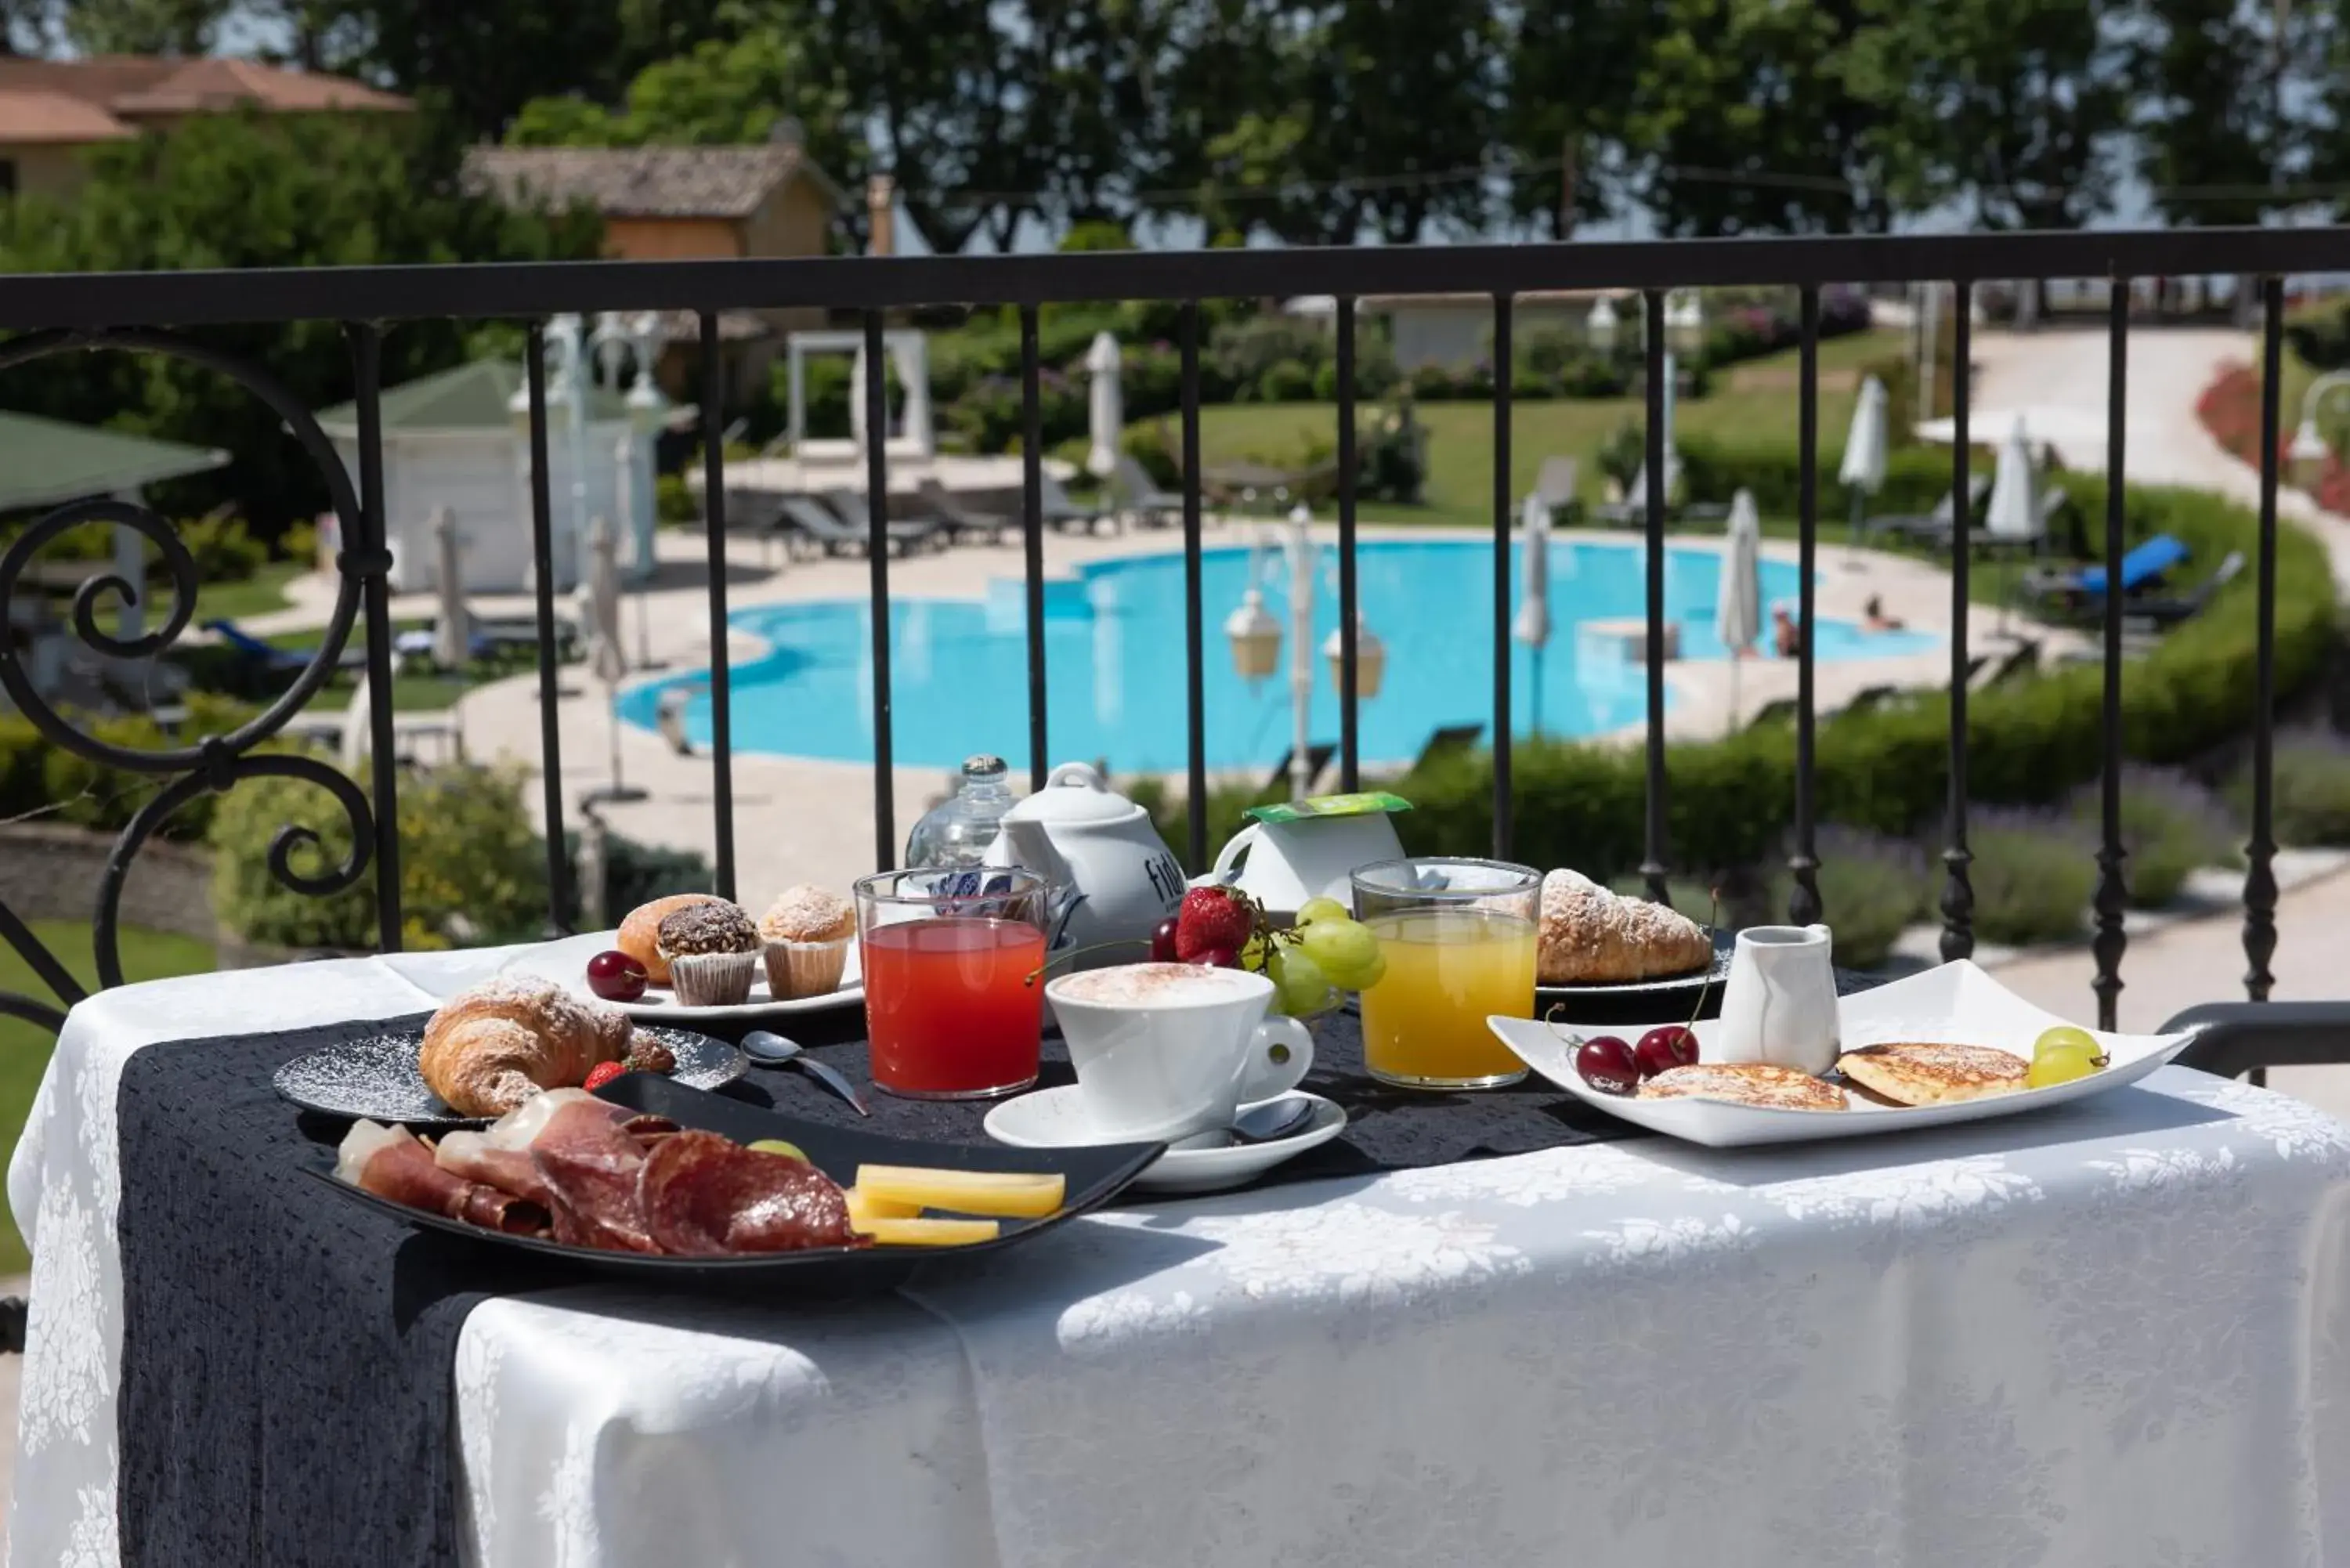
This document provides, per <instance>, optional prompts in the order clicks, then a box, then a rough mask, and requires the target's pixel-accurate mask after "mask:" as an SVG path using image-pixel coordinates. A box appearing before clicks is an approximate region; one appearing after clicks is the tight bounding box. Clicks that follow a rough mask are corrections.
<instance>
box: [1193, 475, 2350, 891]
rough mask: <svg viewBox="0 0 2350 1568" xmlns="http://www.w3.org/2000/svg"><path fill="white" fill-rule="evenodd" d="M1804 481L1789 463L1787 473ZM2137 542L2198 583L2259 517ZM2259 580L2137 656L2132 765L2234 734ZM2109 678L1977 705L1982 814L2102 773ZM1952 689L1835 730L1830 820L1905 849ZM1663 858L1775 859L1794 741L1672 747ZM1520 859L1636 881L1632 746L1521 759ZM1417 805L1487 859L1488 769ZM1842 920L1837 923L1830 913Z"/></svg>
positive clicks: (2316, 553) (1224, 800)
mask: <svg viewBox="0 0 2350 1568" xmlns="http://www.w3.org/2000/svg"><path fill="white" fill-rule="evenodd" d="M1786 466H1788V467H1790V468H1792V467H1793V464H1792V462H1789V463H1787V464H1786ZM2066 483H2067V484H2068V485H2069V486H2070V487H2071V488H2072V490H2073V493H2074V499H2075V501H2076V502H2077V503H2078V504H2080V505H2081V507H2082V508H2083V509H2084V511H2085V513H2086V514H2088V515H2091V516H2097V515H2101V514H2102V513H2103V510H2104V507H2105V496H2106V487H2105V484H2104V483H2103V482H2102V481H2101V480H2098V479H2095V478H2094V477H2085V476H2081V475H2068V476H2067V479H2066ZM2126 508H2127V510H2126V527H2127V533H2128V535H2129V537H2130V538H2131V539H2132V540H2137V539H2142V538H2145V537H2147V535H2151V534H2155V533H2158V532H2168V533H2170V534H2174V535H2178V537H2179V538H2180V539H2181V540H2182V541H2184V542H2185V543H2186V545H2187V546H2188V549H2189V553H2190V557H2191V559H2192V560H2193V562H2194V563H2195V566H2196V569H2197V570H2199V571H2209V570H2210V569H2211V568H2213V567H2216V566H2218V564H2219V562H2220V559H2221V558H2222V557H2223V556H2225V555H2226V554H2227V553H2228V551H2230V550H2231V549H2245V550H2248V551H2249V550H2250V549H2251V548H2252V546H2253V544H2254V541H2255V535H2256V530H2257V526H2258V524H2257V521H2256V519H2255V518H2254V517H2253V515H2252V514H2251V513H2250V512H2249V511H2247V510H2245V509H2244V508H2242V507H2240V506H2237V505H2235V504H2232V503H2230V502H2228V501H2226V500H2224V499H2222V498H2220V497H2219V496H2216V495H2210V494H2207V493H2201V492H2197V491H2184V490H2171V489H2144V488H2137V487H2132V488H2131V489H2130V491H2129V492H2128V495H2127V500H2126ZM2277 549H2278V571H2277V581H2278V604H2277V618H2276V621H2277V665H2276V672H2277V688H2278V691H2279V692H2280V694H2289V693H2291V692H2293V691H2295V690H2297V689H2298V688H2300V687H2301V686H2303V684H2304V683H2305V682H2307V681H2308V680H2311V679H2312V678H2314V677H2315V676H2316V675H2317V674H2318V673H2319V670H2320V668H2321V666H2322V664H2323V662H2324V658H2325V656H2326V650H2327V647H2328V644H2329V642H2330V640H2331V638H2332V636H2333V624H2334V579H2333V575H2332V573H2331V571H2330V570H2329V569H2328V566H2327V561H2326V557H2325V554H2324V548H2323V546H2322V545H2319V543H2318V542H2317V541H2316V540H2315V539H2314V538H2313V537H2312V536H2311V535H2308V534H2307V533H2305V532H2303V530H2301V529H2300V528H2297V527H2294V526H2293V525H2291V524H2286V525H2285V526H2283V527H2282V528H2281V529H2280V530H2279V535H2278V544H2277ZM2249 576H2250V574H2247V575H2246V578H2245V579H2241V580H2240V581H2239V582H2238V583H2237V584H2235V585H2234V586H2231V587H2229V588H2228V589H2226V590H2225V591H2223V592H2222V593H2221V594H2220V596H2219V597H2217V598H2216V599H2215V600H2214V602H2213V603H2212V605H2211V607H2210V608H2209V609H2207V610H2206V611H2205V612H2204V613H2203V614H2202V615H2201V616H2199V617H2198V618H2196V619H2195V620H2193V621H2190V622H2189V623H2188V624H2187V625H2185V626H2183V627H2181V628H2178V629H2177V630H2176V631H2174V632H2172V633H2171V634H2170V635H2169V636H2168V637H2167V638H2165V639H2163V641H2162V642H2161V644H2160V645H2159V646H2158V648H2157V649H2155V650H2154V651H2153V652H2151V653H2150V654H2148V655H2147V657H2146V658H2145V659H2142V660H2139V661H2137V662H2135V663H2133V664H2132V665H2131V666H2130V667H2129V670H2128V674H2127V677H2126V680H2125V681H2124V683H2123V690H2122V701H2123V746H2124V749H2125V751H2126V753H2127V754H2128V755H2129V756H2130V757H2132V758H2134V759H2136V760H2137V761H2140V762H2145V763H2156V764H2164V763H2174V764H2175V763H2183V762H2185V761H2187V760H2189V759H2190V758H2193V757H2195V756H2198V755H2199V754H2200V753H2205V752H2207V751H2209V750H2210V749H2211V748H2212V747H2214V746H2216V745H2218V744H2220V742H2225V741H2227V740H2228V739H2230V737H2232V736H2233V735H2235V734H2236V733H2237V732H2240V731H2241V729H2242V728H2243V727H2244V725H2245V724H2246V722H2248V721H2249V719H2250V717H2251V711H2252V705H2253V699H2254V682H2253V674H2254V672H2253V638H2254V631H2253V620H2254V603H2253V590H2252V587H2251V583H2250V581H2249ZM2102 682H2103V673H2102V671H2101V670H2099V668H2098V667H2097V666H2096V665H2095V664H2082V665H2075V666H2072V667H2069V668H2065V669H2060V670H2053V671H2051V672H2049V673H2046V674H2043V675H2040V676H2038V677H2036V678H2033V679H2029V680H2019V681H2015V682H2013V683H2012V684H2009V685H2004V686H2000V687H1996V688H1993V689H1991V690H1990V691H1982V692H1978V693H1976V694H1975V695H1974V697H1973V699H1972V701H1970V705H1969V711H1968V783H1969V786H1970V796H1971V798H1972V799H1974V800H1976V801H1980V802H1983V803H1986V804H2000V805H2054V804H2055V803H2057V802H2059V801H2061V800H2062V799H2063V798H2064V795H2065V794H2068V793H2069V792H2070V791H2072V790H2073V789H2074V788H2076V787H2077V786H2079V785H2080V784H2083V783H2085V782H2086V781H2087V780H2089V779H2092V778H2094V777H2095V776H2096V774H2097V769H2098V765H2099V753H2100V749H2101V748H2100V734H2099V722H2100V700H2101V689H2102ZM1949 722H1950V707H1949V698H1948V696H1947V695H1945V694H1942V693H1939V692H1932V691H1924V692H1920V693H1918V695H1917V696H1916V697H1915V698H1914V699H1912V700H1910V701H1903V702H1898V703H1893V704H1888V705H1887V706H1885V707H1881V708H1877V709H1873V710H1870V711H1866V712H1862V713H1854V714H1842V715H1837V716H1835V717H1832V718H1830V719H1828V720H1827V721H1826V722H1823V723H1822V724H1821V725H1820V727H1819V731H1818V735H1817V741H1816V754H1817V759H1818V773H1817V780H1816V789H1817V809H1818V814H1819V816H1820V819H1821V820H1823V821H1834V822H1840V823H1844V824H1846V825H1848V826H1854V827H1861V828H1866V829H1868V830H1870V831H1873V832H1877V833H1883V834H1887V835H1893V836H1908V835H1909V834H1911V833H1913V832H1916V831H1918V829H1920V828H1921V827H1926V826H1930V825H1931V824H1933V823H1934V822H1936V821H1937V820H1938V819H1939V815H1940V814H1941V812H1942V810H1943V807H1944V801H1945V796H1946V794H1947V790H1948V773H1947V764H1948V760H1949V758H1948V748H1949V743H1950V742H1949ZM1666 776H1667V793H1666V808H1667V816H1668V823H1669V828H1668V858H1669V861H1670V863H1671V864H1672V866H1673V867H1675V868H1676V869H1677V870H1692V869H1701V870H1705V871H1709V872H1714V871H1727V870H1732V869H1738V868H1742V867H1753V866H1759V865H1762V864H1764V863H1765V862H1766V861H1768V860H1770V859H1772V858H1773V857H1774V854H1775V850H1776V846H1777V845H1778V843H1779V840H1780V838H1781V836H1782V835H1783V833H1784V832H1785V831H1786V830H1787V828H1788V826H1789V825H1790V824H1791V822H1792V821H1793V818H1794V736H1793V732H1792V731H1791V729H1790V728H1789V727H1788V726H1785V725H1772V726H1767V727H1763V728H1761V729H1754V730H1748V731H1744V732H1741V733H1739V734H1736V735H1732V736H1730V737H1727V738H1725V739H1722V740H1719V741H1707V742H1693V741H1683V742H1675V743H1674V744H1673V745H1672V746H1670V747H1669V750H1668V753H1667V760H1666ZM1512 783H1513V791H1514V796H1515V802H1516V813H1515V820H1516V831H1515V854H1516V857H1517V858H1519V859H1521V860H1523V861H1526V862H1528V863H1530V864H1534V865H1539V866H1573V867H1577V868H1578V869H1580V870H1582V871H1583V872H1584V873H1585V874H1586V875H1588V876H1590V877H1595V878H1598V879H1601V880H1607V879H1611V878H1613V877H1617V876H1621V875H1623V874H1625V873H1627V872H1629V871H1632V870H1635V869H1637V867H1638V864H1639V862H1640V858H1641V844H1642V836H1643V823H1644V820H1645V810H1646V788H1645V786H1646V762H1645V757H1644V753H1643V751H1642V749H1641V748H1640V747H1639V746H1638V745H1620V744H1612V743H1606V742H1583V743H1575V742H1549V741H1521V742H1519V743H1518V744H1517V746H1516V747H1515V748H1514V750H1513V764H1512ZM1392 787H1394V788H1395V789H1396V791H1397V792H1398V793H1399V794H1402V795H1403V796H1404V797H1405V798H1406V799H1408V800H1409V801H1411V802H1412V803H1413V805H1414V806H1415V808H1416V809H1414V810H1413V811H1411V812H1409V813H1408V814H1406V815H1403V816H1401V817H1399V818H1398V819H1397V826H1398V828H1399V833H1400V835H1401V836H1402V838H1403V841H1404V845H1405V847H1406V848H1407V849H1409V850H1410V851H1412V852H1414V853H1426V852H1431V851H1435V850H1439V849H1442V850H1447V851H1450V852H1453V853H1461V852H1469V851H1475V850H1478V849H1480V848H1482V846H1486V845H1488V844H1490V843H1491V842H1492V759H1491V757H1490V755H1489V754H1486V753H1465V754H1459V755H1455V756H1452V757H1449V758H1446V759H1443V760H1440V761H1439V762H1437V763H1432V764H1431V765H1430V766H1429V767H1427V768H1425V769H1422V770H1419V771H1418V772H1415V773H1413V774H1408V775H1406V776H1405V777H1403V778H1401V779H1399V780H1398V781H1395V783H1394V784H1393V786H1392ZM1250 804H1252V796H1251V795H1250V794H1248V793H1247V792H1245V791H1238V790H1235V791H1229V792H1222V793H1220V794H1217V795H1216V796H1215V797H1214V798H1213V799H1212V800H1211V802H1210V804H1209V817H1208V829H1209V830H1208V839H1209V842H1210V843H1211V845H1215V844H1221V843H1222V841H1223V840H1224V839H1225V838H1227V837H1229V836H1231V835H1232V833H1233V832H1235V831H1237V829H1238V827H1239V826H1240V823H1241V816H1240V813H1241V811H1242V810H1243V808H1244V807H1246V806H1247V805H1250ZM1163 828H1164V831H1165V834H1166V837H1167V840H1168V842H1169V843H1170V844H1179V845H1180V844H1181V843H1183V842H1184V835H1183V815H1182V810H1181V807H1180V803H1179V804H1172V805H1169V806H1168V808H1167V809H1166V813H1165V817H1164V822H1163ZM1831 919H1833V914H1832V913H1831Z"/></svg>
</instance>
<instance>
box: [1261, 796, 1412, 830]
mask: <svg viewBox="0 0 2350 1568" xmlns="http://www.w3.org/2000/svg"><path fill="white" fill-rule="evenodd" d="M1410 809H1411V802H1409V801H1408V800H1406V799H1404V798H1403V796H1401V795H1399V794H1388V792H1387V791H1385V790H1383V789H1372V790H1363V791H1361V792H1359V793H1358V794H1317V795H1315V796H1312V797H1311V798H1309V799H1306V800H1285V801H1283V802H1281V803H1280V804H1279V805H1253V806H1251V807H1249V808H1248V813H1247V815H1250V816H1253V817H1254V818H1256V820H1257V821H1259V822H1303V821H1304V820H1305V818H1307V817H1309V816H1378V815H1381V814H1382V813H1386V812H1396V811H1409V810H1410Z"/></svg>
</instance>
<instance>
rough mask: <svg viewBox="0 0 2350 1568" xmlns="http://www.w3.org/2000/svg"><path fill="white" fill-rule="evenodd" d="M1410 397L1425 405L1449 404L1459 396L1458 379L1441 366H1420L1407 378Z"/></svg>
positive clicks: (1449, 370) (1459, 386)
mask: <svg viewBox="0 0 2350 1568" xmlns="http://www.w3.org/2000/svg"><path fill="white" fill-rule="evenodd" d="M1409 384H1410V387H1411V395H1412V396H1413V397H1415V398H1418V399H1419V400H1420V401H1422V402H1426V403H1442V402H1450V401H1451V400H1453V399H1454V398H1457V397H1460V396H1461V395H1462V394H1461V383H1460V379H1459V378H1458V377H1456V376H1454V375H1453V373H1452V371H1451V369H1449V368H1448V367H1446V366H1443V365H1422V366H1419V368H1417V369H1414V370H1413V371H1412V373H1411V376H1410V378H1409Z"/></svg>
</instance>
